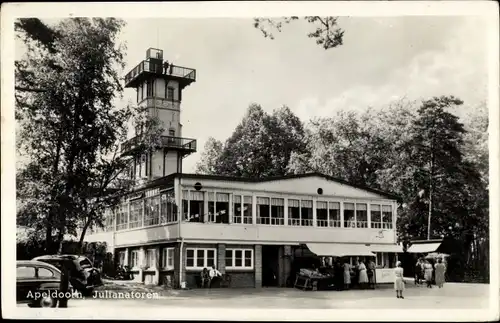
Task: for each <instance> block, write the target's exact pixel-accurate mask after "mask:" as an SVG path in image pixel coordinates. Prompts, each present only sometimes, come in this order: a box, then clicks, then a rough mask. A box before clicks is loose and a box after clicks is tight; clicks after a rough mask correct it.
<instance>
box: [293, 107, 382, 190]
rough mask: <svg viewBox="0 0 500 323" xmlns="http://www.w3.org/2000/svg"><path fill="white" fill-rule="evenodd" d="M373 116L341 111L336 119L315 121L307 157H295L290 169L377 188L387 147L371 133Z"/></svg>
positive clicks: (295, 171)
mask: <svg viewBox="0 0 500 323" xmlns="http://www.w3.org/2000/svg"><path fill="white" fill-rule="evenodd" d="M373 116H374V114H373V113H372V112H371V111H367V112H365V113H364V114H362V115H358V114H357V113H356V112H352V111H350V112H345V111H340V112H338V113H337V115H336V117H333V118H318V119H315V120H312V121H311V122H310V124H309V129H308V131H307V135H306V139H305V141H306V145H307V149H306V150H305V153H303V154H298V153H294V154H293V156H292V158H291V160H290V164H289V166H288V168H289V169H290V170H291V171H293V172H294V173H305V172H311V171H312V172H321V173H324V174H328V175H331V176H334V177H338V178H342V179H345V180H347V181H349V182H351V183H353V184H357V185H364V186H370V187H377V186H378V185H377V181H376V171H377V170H378V169H380V168H382V167H383V165H384V162H385V159H386V156H387V154H386V148H387V144H386V142H384V140H383V138H381V137H380V136H379V134H378V132H376V131H372V129H371V127H372V123H371V120H372V119H373Z"/></svg>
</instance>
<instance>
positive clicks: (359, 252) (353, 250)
mask: <svg viewBox="0 0 500 323" xmlns="http://www.w3.org/2000/svg"><path fill="white" fill-rule="evenodd" d="M307 248H309V250H310V251H311V252H312V253H314V254H316V255H317V256H332V257H344V256H373V257H374V256H375V254H374V253H373V252H371V251H370V249H369V248H368V247H367V246H366V245H364V244H342V243H308V244H307Z"/></svg>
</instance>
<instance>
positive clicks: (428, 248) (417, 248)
mask: <svg viewBox="0 0 500 323" xmlns="http://www.w3.org/2000/svg"><path fill="white" fill-rule="evenodd" d="M440 245H441V242H431V243H416V244H414V245H411V246H410V248H408V251H407V252H409V253H428V252H435V251H436V250H437V248H439V246H440Z"/></svg>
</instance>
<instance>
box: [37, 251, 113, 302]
mask: <svg viewBox="0 0 500 323" xmlns="http://www.w3.org/2000/svg"><path fill="white" fill-rule="evenodd" d="M33 260H36V261H42V262H45V263H48V264H51V265H54V266H56V267H58V268H61V266H62V263H63V262H64V261H67V260H70V261H71V262H70V263H71V264H72V265H73V266H72V268H71V269H70V283H71V285H72V286H73V287H74V288H75V289H76V290H77V291H79V292H80V293H82V295H84V296H89V295H91V294H92V293H93V291H94V288H95V287H97V286H101V285H103V282H102V278H101V273H100V272H99V270H97V268H94V266H93V265H92V262H91V261H90V260H89V259H88V258H87V257H85V256H78V255H46V256H39V257H35V258H33Z"/></svg>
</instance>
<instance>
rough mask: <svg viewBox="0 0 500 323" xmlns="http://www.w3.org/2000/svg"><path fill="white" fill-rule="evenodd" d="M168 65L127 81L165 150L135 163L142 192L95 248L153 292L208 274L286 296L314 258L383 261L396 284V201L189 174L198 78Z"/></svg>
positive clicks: (111, 219)
mask: <svg viewBox="0 0 500 323" xmlns="http://www.w3.org/2000/svg"><path fill="white" fill-rule="evenodd" d="M153 54H154V55H153ZM162 55H163V54H162V52H161V51H158V50H152V49H150V50H148V55H147V56H148V59H147V60H146V61H144V62H142V63H141V64H139V66H138V67H136V68H135V69H134V70H133V71H132V72H130V73H129V74H128V75H127V77H126V78H125V79H126V86H127V87H133V88H135V89H136V90H137V92H138V93H139V92H141V95H139V94H138V104H146V106H147V107H148V109H149V110H150V111H151V113H154V114H155V115H156V116H160V119H162V121H163V122H164V124H165V125H166V126H165V132H164V137H162V145H161V146H160V147H158V149H157V150H156V151H153V152H151V153H150V154H148V156H135V155H134V157H133V158H134V161H135V162H134V165H133V167H132V169H131V171H130V176H132V177H135V178H142V179H143V181H142V183H141V184H140V185H139V186H138V187H137V188H136V189H135V190H134V191H133V192H131V193H130V194H128V195H126V196H123V199H122V202H121V203H120V204H119V205H116V206H115V207H114V208H113V209H110V210H108V211H107V213H106V223H105V227H104V229H100V230H94V231H93V232H92V234H89V235H88V236H87V240H88V241H105V242H107V244H108V246H109V248H110V249H111V250H112V252H113V253H114V255H115V259H116V261H117V262H118V263H119V264H122V265H129V266H130V267H131V268H132V270H133V271H134V273H135V275H134V276H135V279H136V280H137V281H141V282H144V283H147V284H162V283H165V284H172V285H173V286H179V285H180V284H181V282H186V283H187V285H188V286H190V287H195V286H196V285H197V278H198V277H199V276H200V272H201V271H202V269H203V268H209V267H211V266H215V267H216V268H217V269H218V270H219V271H221V272H222V273H225V274H229V275H230V276H231V286H233V287H261V286H269V285H275V286H286V285H287V283H289V280H290V278H291V277H293V275H294V271H295V270H296V269H295V268H294V261H295V260H296V259H298V258H300V257H301V254H303V253H304V250H305V251H306V252H308V253H310V254H314V255H316V256H320V257H329V256H353V257H356V256H358V257H364V256H373V257H375V260H376V262H377V265H378V266H379V268H380V271H379V273H378V274H377V276H379V275H380V277H377V278H378V280H379V282H385V280H387V281H388V282H390V281H392V279H393V278H392V276H391V274H392V270H390V269H389V268H391V267H393V266H394V264H395V257H394V255H395V253H396V252H401V251H402V250H401V248H400V247H399V246H398V245H396V218H397V214H396V213H397V198H396V197H395V196H392V195H391V194H387V193H384V192H379V191H376V190H372V189H369V188H364V187H357V186H353V185H350V184H349V183H346V182H344V181H342V180H339V179H335V178H332V177H329V176H326V175H322V174H317V173H313V174H302V175H291V176H285V177H280V178H267V179H243V178H233V177H224V176H212V175H196V174H184V173H182V159H183V158H184V157H185V156H187V155H188V154H189V153H192V152H194V151H196V141H195V140H193V139H186V138H182V137H181V128H182V127H181V124H180V101H181V98H182V90H183V89H184V87H185V86H187V85H189V84H190V83H191V82H194V80H195V76H196V73H195V71H194V70H191V69H186V68H178V67H175V66H174V70H173V71H169V69H168V68H166V69H165V68H164V67H165V63H164V62H163V57H162ZM151 57H155V60H153V61H151ZM146 65H147V66H146ZM141 66H142V67H141ZM158 66H162V69H160V68H158ZM146 67H147V68H146ZM169 68H172V67H171V66H170V67H169ZM175 68H178V69H177V70H176V69H175ZM176 71H177V72H176ZM169 72H170V73H169ZM143 74H145V75H143ZM187 76H189V77H187ZM185 78H188V79H187V80H186V79H185ZM144 88H146V90H144ZM160 92H161V93H160ZM137 144H138V140H137V139H134V138H131V139H130V140H129V141H127V142H126V143H124V145H123V146H122V151H123V153H130V154H133V150H134V148H133V147H134V146H135V145H137ZM384 268H385V269H384ZM384 272H386V273H385V274H384ZM269 277H271V278H269Z"/></svg>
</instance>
